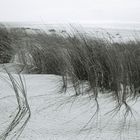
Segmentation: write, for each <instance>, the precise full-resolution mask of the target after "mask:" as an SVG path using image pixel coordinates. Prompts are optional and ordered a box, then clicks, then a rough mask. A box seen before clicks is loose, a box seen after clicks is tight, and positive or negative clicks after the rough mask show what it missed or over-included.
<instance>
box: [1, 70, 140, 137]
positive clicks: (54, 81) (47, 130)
mask: <svg viewBox="0 0 140 140" xmlns="http://www.w3.org/2000/svg"><path fill="white" fill-rule="evenodd" d="M2 76H6V74H2V73H1V77H2ZM15 76H16V75H15ZM24 77H25V79H26V85H27V94H28V101H29V105H30V107H31V112H32V116H31V118H30V121H29V122H28V124H27V126H26V128H25V129H24V131H23V133H22V135H21V136H20V138H19V140H140V117H139V115H138V114H136V113H135V112H134V115H135V119H136V120H134V119H133V118H130V116H129V117H128V119H127V123H126V124H127V125H126V127H125V128H123V121H124V119H123V117H122V116H123V115H122V113H118V114H117V115H116V116H115V117H114V118H111V114H106V115H105V113H107V112H108V111H109V110H111V109H113V107H114V103H113V102H112V101H111V99H110V98H106V96H105V95H104V96H101V97H100V99H99V104H100V111H99V113H98V115H96V116H95V117H94V118H93V120H92V121H90V123H89V124H88V125H87V126H86V127H85V128H84V126H85V125H86V124H87V122H88V121H89V120H90V118H91V117H92V115H93V114H94V112H95V109H96V108H95V107H96V106H95V107H93V105H96V104H94V100H89V99H88V98H87V97H84V96H83V97H79V98H71V99H70V98H69V97H70V94H72V93H73V90H72V89H71V90H69V91H68V92H67V94H60V93H58V91H59V89H60V87H61V82H60V81H61V77H59V76H54V75H24ZM0 85H1V90H0V133H1V132H2V131H4V128H6V126H7V125H8V123H9V122H10V121H11V120H12V118H10V115H11V114H14V112H15V109H16V107H17V103H16V99H15V96H14V92H13V90H12V89H11V88H10V87H9V85H8V84H7V82H6V81H4V80H2V79H0ZM130 104H132V103H130ZM60 105H61V106H60ZM132 108H133V109H135V111H137V113H139V112H140V102H139V101H137V103H136V104H135V105H134V106H133V107H132ZM129 121H130V123H128V122H129ZM128 124H130V126H129V129H127V127H128ZM82 128H83V130H82ZM80 130H81V131H80Z"/></svg>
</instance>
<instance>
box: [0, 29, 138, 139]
mask: <svg viewBox="0 0 140 140" xmlns="http://www.w3.org/2000/svg"><path fill="white" fill-rule="evenodd" d="M3 30H7V29H6V28H4V29H3ZM1 35H2V34H1ZM8 36H9V38H11V40H12V41H11V42H10V44H11V46H10V47H11V49H10V51H12V52H13V56H14V55H15V54H16V55H17V56H18V58H20V62H19V63H21V64H23V65H24V66H25V67H27V66H30V68H29V67H28V73H38V74H56V75H61V76H62V80H63V86H62V92H63V91H65V92H66V91H67V89H68V88H69V87H68V83H69V82H70V83H71V84H72V87H73V88H74V90H75V97H78V96H80V95H88V97H89V99H91V100H93V101H94V102H95V103H96V108H97V110H96V111H95V114H97V112H98V111H99V108H100V106H99V104H98V99H99V94H108V95H110V96H111V97H112V101H115V102H116V107H115V109H114V110H112V111H116V112H118V111H119V110H121V107H122V106H123V107H125V114H124V116H125V117H127V116H128V115H129V114H132V113H133V112H132V110H131V106H129V103H128V100H137V98H139V95H140V57H139V54H140V41H139V40H137V39H136V40H134V41H132V40H130V41H127V42H123V41H120V42H115V41H114V40H113V38H111V35H109V40H108V39H106V38H104V39H103V38H102V39H101V38H99V37H98V38H96V37H88V36H86V35H85V34H83V33H80V32H79V31H78V30H76V29H75V28H73V32H72V33H67V32H65V34H58V33H57V32H56V31H55V32H53V34H50V33H47V32H45V31H42V30H37V31H36V32H35V33H27V32H26V31H24V30H23V29H20V28H19V29H9V33H8ZM6 41H7V40H5V42H6ZM0 44H1V46H3V44H2V43H1V42H0ZM13 50H14V51H13ZM4 54H6V53H5V52H4ZM8 54H9V53H8ZM8 60H9V59H8ZM4 62H5V61H3V63H4ZM8 74H9V77H10V79H11V81H12V84H13V85H14V90H15V93H16V94H17V95H18V93H17V87H16V84H15V81H14V80H13V77H11V75H10V73H8ZM85 82H86V83H87V88H86V90H85V89H82V85H84V84H85ZM21 84H22V82H21ZM22 86H23V84H22ZM15 87H16V88H15ZM22 91H24V90H22ZM22 93H23V92H22ZM18 96H19V95H18ZM23 96H24V98H25V97H26V96H25V95H23ZM17 99H18V97H17ZM25 99H26V98H25ZM18 102H19V110H22V111H21V112H20V113H21V114H22V116H24V115H23V114H25V112H27V110H28V109H29V108H28V104H27V100H25V105H26V107H27V108H26V109H27V110H26V111H25V110H24V109H23V108H21V107H20V104H21V101H19V99H18ZM28 111H29V110H28ZM20 113H18V115H17V117H16V118H15V120H14V122H13V123H12V124H11V125H10V127H9V128H8V129H7V130H6V133H4V135H3V136H4V137H5V136H6V135H7V132H8V133H9V132H10V131H11V130H12V128H11V126H15V125H17V124H18V122H19V120H21V116H20ZM95 114H94V115H95ZM94 115H93V116H94ZM17 120H18V121H17ZM15 122H16V123H15Z"/></svg>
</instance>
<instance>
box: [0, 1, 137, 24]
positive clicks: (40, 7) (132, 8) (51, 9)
mask: <svg viewBox="0 0 140 140" xmlns="http://www.w3.org/2000/svg"><path fill="white" fill-rule="evenodd" d="M0 21H13V22H17V21H19V22H24V21H25V22H26V21H29V22H30V21H39V22H48V23H70V22H78V23H92V22H105V21H107V22H108V21H110V22H112V21H115V22H116V21H117V22H140V0H0Z"/></svg>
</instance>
